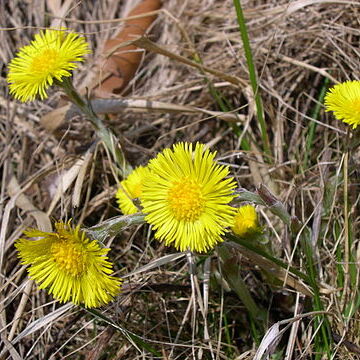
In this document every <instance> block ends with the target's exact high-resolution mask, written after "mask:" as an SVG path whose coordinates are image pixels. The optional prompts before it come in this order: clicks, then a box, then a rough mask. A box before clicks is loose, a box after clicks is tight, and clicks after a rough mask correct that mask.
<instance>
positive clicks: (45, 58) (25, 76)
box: [7, 29, 90, 102]
mask: <svg viewBox="0 0 360 360" xmlns="http://www.w3.org/2000/svg"><path fill="white" fill-rule="evenodd" d="M89 52H90V51H89V47H88V44H87V42H86V41H85V40H84V38H83V37H79V35H78V34H76V33H73V32H66V31H65V30H64V29H62V30H55V29H47V30H45V31H42V32H40V33H38V34H36V35H35V40H33V41H32V42H31V43H30V45H25V46H23V47H22V48H20V50H19V51H18V53H17V54H16V56H15V58H14V59H12V60H11V62H10V64H9V73H8V76H7V80H8V82H9V88H10V94H12V95H13V96H14V97H15V98H16V99H19V100H20V101H23V102H25V101H31V100H34V99H35V98H36V97H37V96H39V97H40V98H41V99H46V98H47V96H48V95H47V93H46V90H47V89H48V88H49V87H50V86H51V85H52V84H53V82H54V80H57V81H59V82H61V81H62V78H63V77H67V76H71V71H72V70H74V69H76V67H77V64H75V63H74V62H75V61H83V60H84V55H85V54H87V53H89Z"/></svg>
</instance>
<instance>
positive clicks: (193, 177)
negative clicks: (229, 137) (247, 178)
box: [140, 143, 236, 252]
mask: <svg viewBox="0 0 360 360" xmlns="http://www.w3.org/2000/svg"><path fill="white" fill-rule="evenodd" d="M215 155H216V152H210V151H209V150H208V149H205V147H204V145H203V144H199V143H197V144H196V146H195V149H193V145H192V144H190V143H178V144H175V145H174V146H173V148H172V149H165V150H163V152H162V153H160V154H158V155H157V157H156V158H154V159H152V160H150V162H149V165H148V167H149V169H150V173H149V175H148V176H147V177H146V179H145V181H144V184H143V189H142V195H141V197H140V200H141V205H142V206H143V212H144V213H145V214H146V217H145V220H146V221H147V222H148V223H149V224H151V225H153V228H154V230H156V233H155V238H157V239H159V240H161V241H164V243H165V244H166V245H173V246H175V248H176V249H178V250H180V251H184V250H188V249H189V250H192V251H198V252H205V251H208V250H210V249H212V248H213V247H214V246H215V245H216V244H217V243H219V242H221V241H222V237H221V235H223V234H224V233H225V232H226V231H227V227H229V226H231V224H232V220H233V217H234V213H235V210H234V208H232V207H231V206H230V205H229V202H230V201H231V200H232V199H233V198H234V194H233V189H234V188H235V186H236V184H235V181H234V179H233V178H232V177H229V178H226V177H227V176H228V174H229V169H228V167H226V166H223V165H219V164H218V163H217V162H216V161H214V157H215Z"/></svg>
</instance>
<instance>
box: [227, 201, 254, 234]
mask: <svg viewBox="0 0 360 360" xmlns="http://www.w3.org/2000/svg"><path fill="white" fill-rule="evenodd" d="M231 229H232V231H233V232H234V234H236V235H238V236H240V237H244V236H247V235H252V234H255V233H260V232H261V228H260V226H259V222H258V217H257V214H256V210H255V207H254V206H252V205H250V204H248V205H243V206H240V207H239V208H238V209H237V212H236V215H235V217H234V225H233V226H232V228H231Z"/></svg>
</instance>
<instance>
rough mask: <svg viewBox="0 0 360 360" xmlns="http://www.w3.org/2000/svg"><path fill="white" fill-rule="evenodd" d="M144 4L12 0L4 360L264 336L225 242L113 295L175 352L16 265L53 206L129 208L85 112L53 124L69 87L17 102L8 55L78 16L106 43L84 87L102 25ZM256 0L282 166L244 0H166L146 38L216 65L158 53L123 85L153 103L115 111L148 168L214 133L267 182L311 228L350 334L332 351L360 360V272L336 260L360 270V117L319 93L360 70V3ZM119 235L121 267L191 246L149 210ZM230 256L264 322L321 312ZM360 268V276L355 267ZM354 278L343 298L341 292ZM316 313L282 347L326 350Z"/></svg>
mask: <svg viewBox="0 0 360 360" xmlns="http://www.w3.org/2000/svg"><path fill="white" fill-rule="evenodd" d="M135 3H136V2H135V1H113V0H102V1H90V0H89V1H85V0H84V1H73V0H70V1H68V0H65V1H60V0H59V1H55V0H54V1H50V0H48V1H45V0H23V1H19V0H13V1H1V2H0V24H1V28H2V29H1V32H0V65H1V84H0V86H1V94H0V137H1V138H0V140H1V141H0V169H1V190H0V191H1V192H0V214H1V215H0V216H1V217H2V223H1V232H0V260H1V261H0V264H1V278H0V282H1V286H0V289H1V295H0V301H1V302H0V304H1V305H0V309H1V312H0V328H1V342H2V350H1V351H2V352H1V354H0V356H1V359H10V358H12V359H65V358H68V359H87V360H90V359H150V358H163V359H187V358H189V359H190V358H194V359H198V358H199V359H235V358H236V359H239V360H240V359H253V358H254V354H255V352H256V348H257V346H258V345H259V341H260V340H261V337H262V336H263V335H264V334H259V338H258V339H256V337H255V336H254V332H252V330H251V323H250V322H249V317H248V314H247V311H246V309H245V308H244V306H243V304H242V302H241V301H240V299H239V297H238V296H237V294H236V292H234V291H232V289H231V288H230V287H229V286H228V284H227V283H226V282H225V281H224V280H223V279H222V275H221V269H220V267H219V261H218V257H217V256H216V253H213V254H210V255H209V256H199V257H196V263H197V271H196V276H195V278H194V281H193V283H191V282H190V276H189V267H188V263H187V260H186V257H184V256H181V257H178V258H177V257H175V256H174V261H171V262H169V263H168V264H165V265H164V266H161V267H155V268H152V269H150V270H148V271H145V272H142V273H138V274H135V275H133V276H130V277H127V278H125V282H124V284H125V285H124V291H123V293H122V295H121V296H119V297H118V298H117V299H116V301H115V302H114V303H112V304H110V305H109V306H108V307H106V308H103V309H101V310H99V311H100V313H103V314H104V315H106V316H107V317H109V318H111V319H112V321H114V322H116V323H118V324H119V326H121V327H123V328H125V329H126V330H127V331H130V332H133V333H135V334H137V335H138V336H141V337H142V338H143V339H144V340H145V341H146V342H147V343H148V344H150V346H151V347H152V348H153V349H155V350H156V351H157V352H158V353H159V354H161V356H157V355H154V354H152V353H151V352H149V351H147V350H146V349H144V348H141V346H140V351H139V350H137V349H136V346H135V345H134V344H133V343H132V342H131V341H129V340H128V339H127V338H126V336H124V335H123V333H122V332H121V331H119V329H114V328H113V327H111V326H109V325H108V324H107V323H106V322H104V321H102V320H101V319H99V318H97V317H95V316H94V314H91V313H88V312H86V311H85V310H83V309H81V308H77V307H74V306H71V305H68V304H66V305H61V304H59V303H57V302H54V301H53V299H52V298H51V297H49V296H48V295H47V294H46V292H45V291H38V290H37V289H36V286H33V285H32V283H31V282H29V281H28V280H27V277H26V271H25V269H24V268H23V267H22V266H20V265H19V261H18V259H17V256H16V252H15V248H14V246H13V243H14V241H15V240H16V239H17V238H19V237H20V236H21V234H22V231H23V230H24V229H25V228H27V227H28V226H38V227H44V226H48V224H49V220H53V219H56V220H57V219H63V220H68V219H70V218H72V219H73V221H74V222H76V223H77V224H82V225H84V226H93V225H96V224H97V223H99V222H101V221H102V220H105V219H107V218H109V217H111V216H116V215H119V214H120V212H119V210H118V208H117V204H116V201H115V199H114V194H115V191H116V188H117V185H116V184H117V179H116V178H115V177H114V172H113V166H112V163H111V161H110V160H109V157H108V154H107V153H106V151H105V150H104V147H103V146H102V145H101V144H99V143H98V142H96V138H95V136H94V132H93V129H92V127H91V125H90V124H89V123H88V122H87V121H86V120H85V119H84V118H82V117H81V116H79V115H74V116H71V117H70V118H68V119H67V120H66V122H65V123H63V124H62V125H61V126H60V128H58V129H57V130H56V131H55V132H51V131H50V130H51V124H52V121H55V118H54V119H51V120H50V122H49V120H48V119H47V120H46V118H45V120H44V116H45V115H46V114H47V113H49V112H50V111H51V110H53V109H56V108H57V107H59V106H60V105H64V104H66V99H64V98H62V96H61V93H60V92H58V91H56V89H52V90H51V95H50V97H49V98H48V99H47V100H46V101H43V102H41V101H35V102H31V103H28V104H20V103H18V102H17V101H14V100H13V99H12V98H10V97H9V95H8V89H7V85H6V73H7V70H6V64H7V63H8V62H9V60H10V59H11V58H12V57H13V56H14V54H15V52H16V49H17V48H18V47H19V46H21V45H24V44H26V43H28V42H29V40H30V39H31V38H32V36H33V35H34V33H36V32H38V30H39V29H40V28H44V27H47V26H50V25H58V24H59V19H58V18H57V17H56V16H60V17H65V18H66V19H65V20H62V23H63V24H65V25H66V26H67V27H68V28H71V29H73V30H75V31H78V32H80V33H84V34H86V36H87V39H88V41H89V43H90V44H91V47H92V54H91V55H90V56H89V57H88V61H87V62H86V63H84V64H82V65H81V66H80V68H79V70H77V71H76V72H75V74H74V83H75V85H76V86H78V87H79V88H85V87H89V86H90V85H89V84H91V82H92V81H93V78H94V75H95V74H96V71H95V70H94V69H96V67H97V66H99V64H101V61H103V60H101V59H102V58H101V55H102V46H103V44H104V41H105V40H106V39H108V38H109V37H112V36H113V35H114V33H115V32H116V31H118V30H119V29H121V26H122V22H121V21H120V19H121V18H123V17H124V16H125V15H126V14H127V13H128V12H129V10H130V9H131V8H132V7H133V6H134V4H135ZM242 5H243V8H244V12H245V17H246V21H247V26H248V31H249V37H250V41H251V47H252V50H253V55H254V60H255V65H256V68H257V71H258V74H259V84H260V94H261V97H262V100H263V104H264V111H265V118H266V123H267V129H268V135H269V138H270V144H271V151H272V154H273V158H272V160H271V164H269V163H266V162H265V161H264V156H263V154H262V143H261V137H260V132H259V128H258V123H257V120H256V111H255V105H254V99H253V95H252V91H251V87H250V83H249V76H248V70H247V65H246V61H245V57H244V51H243V46H242V41H241V37H240V34H239V30H238V24H237V21H236V13H235V10H234V5H233V2H232V1H230V0H197V1H190V0H182V1H179V0H167V1H163V6H162V10H161V11H160V12H159V14H158V17H157V19H156V21H155V23H154V24H153V26H152V28H151V29H150V31H149V34H148V37H149V39H151V41H153V42H154V43H156V44H158V45H159V46H161V47H163V48H165V49H167V50H168V51H169V52H171V53H172V54H177V55H181V56H182V57H184V58H186V59H188V60H190V61H191V62H192V63H193V64H199V63H200V62H201V63H202V64H203V65H204V66H206V67H208V68H211V69H213V70H216V71H217V72H218V73H215V75H214V73H213V74H211V73H209V72H206V71H202V70H201V69H199V68H197V67H195V66H191V65H187V64H184V63H183V62H181V61H179V60H177V59H174V58H171V57H169V56H165V55H161V54H157V53H156V51H148V52H146V53H144V54H143V57H142V62H141V66H140V68H139V70H138V71H137V73H136V76H135V77H134V78H133V79H132V81H131V82H130V83H129V85H128V86H127V88H126V89H124V91H123V93H122V94H118V95H115V97H116V98H122V99H127V100H129V101H131V102H132V104H134V103H135V100H146V102H145V104H144V102H140V101H138V102H137V103H136V104H140V105H139V108H138V109H136V110H134V109H133V108H131V106H130V107H127V108H124V109H122V110H120V111H118V112H117V113H116V114H112V115H110V116H107V117H106V119H105V122H106V124H107V125H108V126H109V127H111V129H112V130H113V131H114V132H115V133H116V134H117V136H118V137H119V139H120V142H121V145H122V148H123V150H124V152H125V154H126V156H127V158H128V161H129V162H130V163H131V164H132V165H133V166H137V165H140V164H146V162H147V161H148V159H149V158H150V157H152V156H154V155H155V154H156V153H157V152H158V151H160V150H161V149H163V148H164V147H167V146H171V145H172V144H173V143H175V142H178V141H180V140H185V141H191V142H196V141H200V142H202V143H206V144H208V145H209V146H211V148H212V149H214V150H215V149H216V150H218V158H219V159H220V160H221V161H222V162H223V163H226V164H228V165H230V166H231V169H232V170H231V171H232V173H233V174H234V175H235V176H236V179H237V181H238V183H239V186H240V187H242V188H246V189H248V190H251V191H254V190H255V188H256V186H258V185H259V184H260V183H263V184H265V185H266V186H267V187H268V188H270V189H271V190H272V191H273V192H274V193H275V194H276V195H277V197H278V198H279V199H281V201H283V203H284V204H285V205H286V207H287V209H288V211H289V212H290V213H291V214H292V215H296V216H297V217H298V218H299V219H300V220H301V221H302V222H304V223H306V224H307V225H308V226H309V227H310V228H311V229H312V234H313V235H312V236H313V244H315V247H314V248H315V254H316V259H317V263H316V268H317V270H318V277H319V282H320V283H321V285H320V288H321V291H322V301H323V304H324V307H325V309H326V310H328V311H329V312H330V313H331V314H332V315H331V316H330V317H329V320H330V322H331V328H332V331H333V335H334V337H335V343H339V345H336V344H334V346H333V350H334V352H333V356H334V358H335V359H337V358H343V359H344V358H345V359H357V358H359V357H358V355H356V354H360V351H359V350H360V348H359V347H357V345H356V344H359V340H360V336H359V328H360V327H359V316H358V313H357V312H356V311H353V312H351V316H350V317H349V318H346V317H344V312H343V307H344V302H345V303H346V301H348V302H351V301H352V300H354V299H357V298H356V296H357V292H356V289H357V288H358V284H357V280H356V281H355V284H352V285H353V287H352V288H351V287H350V285H349V284H347V283H346V281H345V286H340V285H339V281H340V280H339V278H340V275H339V274H340V273H339V272H341V271H342V269H343V268H346V265H344V263H343V262H342V261H341V260H342V254H343V248H344V245H343V244H344V241H345V240H344V239H345V237H346V234H344V222H345V218H346V217H347V214H346V212H345V211H344V196H343V176H342V171H343V165H344V155H343V154H344V153H343V150H344V143H345V139H346V131H347V128H346V127H345V126H343V124H341V123H339V122H338V121H336V120H335V119H334V118H333V116H332V115H329V114H325V113H324V111H323V106H322V104H321V101H322V100H321V93H322V92H323V91H324V89H326V88H327V87H328V86H330V85H332V84H334V83H335V82H336V81H344V80H348V79H358V75H359V70H360V56H359V55H360V54H359V51H360V49H359V40H360V30H359V29H360V23H359V19H360V5H359V2H358V1H344V0H339V1H322V0H316V1H307V0H297V1H283V0H280V1H275V0H274V1H266V0H264V1H261V0H259V1H252V0H250V1H243V2H242ZM111 19H115V20H114V21H109V20H111ZM229 75H230V76H231V77H232V78H231V79H235V80H234V81H233V82H231V81H229V78H228V77H227V76H229ZM231 79H230V80H231ZM151 102H153V103H151ZM156 102H162V103H165V104H162V105H161V107H162V109H158V110H157V111H154V109H152V110H151V111H150V109H149V107H156V106H158V105H159V104H157V103H156ZM178 105H181V106H187V107H188V108H187V109H185V108H176V106H178ZM199 109H200V110H199ZM210 111H218V112H220V111H221V112H223V111H228V112H229V115H228V116H227V117H226V116H225V117H224V116H220V117H219V116H213V115H212V114H211V113H210ZM245 138H246V139H248V141H249V143H250V149H249V150H246V151H245V150H243V149H242V148H241V143H242V139H245ZM359 155H360V154H359V153H358V152H357V153H356V152H354V153H352V154H351V156H350V158H349V161H348V163H347V166H348V178H347V181H348V183H349V186H348V189H349V190H348V191H349V193H348V195H349V206H348V213H349V214H350V215H349V219H351V221H350V232H351V236H352V246H353V247H352V249H351V250H353V252H354V254H355V258H354V264H356V260H357V257H356V255H357V254H358V251H357V250H358V246H359V243H358V240H359V230H358V228H359V203H358V201H359V181H358V179H359V170H358V169H359V165H360V164H359V158H360V156H359ZM259 211H261V215H260V217H261V223H262V225H263V226H264V227H265V229H266V234H267V235H268V237H269V240H270V243H269V244H268V245H267V246H269V247H270V248H271V249H272V252H273V254H275V255H276V256H277V257H279V258H281V259H283V260H284V261H285V262H287V263H291V264H292V265H294V266H297V267H299V268H301V266H302V261H303V258H302V257H301V255H299V253H298V252H297V246H298V244H297V243H296V241H295V240H294V239H292V238H291V237H290V236H289V233H288V231H287V230H286V228H285V226H284V224H282V223H279V221H278V220H277V218H275V217H274V216H273V215H272V214H271V213H270V212H268V211H266V209H259ZM110 244H111V246H112V251H111V254H110V257H111V259H112V261H113V262H114V263H115V266H116V271H117V274H118V275H119V276H124V275H126V274H128V273H130V272H132V271H134V270H135V269H137V268H139V267H141V266H143V265H146V264H148V263H149V262H151V261H152V260H154V259H158V258H160V257H161V256H164V255H167V254H176V252H175V250H173V249H171V248H166V247H164V246H163V245H162V244H160V243H158V242H156V241H154V240H153V238H152V234H151V232H149V229H148V227H146V226H140V227H138V228H131V229H127V230H126V231H124V232H123V233H121V234H120V235H119V236H116V237H115V238H111V239H108V245H110ZM233 260H234V261H236V262H237V263H238V264H239V277H241V278H242V279H243V280H244V282H245V284H246V286H247V287H248V289H249V290H250V292H251V294H252V296H253V298H254V299H255V300H256V303H257V304H258V305H259V306H260V307H261V308H262V309H265V310H266V312H267V319H266V324H267V328H269V327H270V326H271V325H272V324H274V323H276V322H277V321H280V320H283V319H289V318H292V317H294V316H295V314H298V313H301V312H307V311H310V310H311V307H309V304H308V303H309V300H308V298H307V297H306V296H305V295H304V294H302V293H301V292H300V291H299V292H298V291H296V289H294V288H293V287H291V286H288V285H287V284H284V283H283V282H281V281H277V282H274V281H270V280H269V279H267V278H266V276H265V275H264V273H262V272H261V271H260V268H259V267H258V266H257V264H256V262H255V261H253V259H249V258H248V257H247V256H244V255H242V254H241V253H237V254H236V255H234V258H233ZM354 271H355V279H357V278H358V274H359V272H358V266H355V268H354ZM341 276H342V275H341ZM345 277H346V276H345ZM194 284H195V285H194ZM341 284H342V285H344V283H341ZM209 285H210V287H209V288H208V286H209ZM197 286H198V288H197ZM347 286H348V287H347ZM354 289H355V290H354ZM339 294H341V295H344V297H341V299H340V297H339ZM354 303H355V304H356V301H355V302H354ZM356 309H357V308H356V307H355V310H356ZM312 324H313V319H312V318H311V317H310V318H305V319H304V320H303V321H301V322H298V323H296V325H297V327H293V329H294V330H293V333H290V332H289V331H287V332H286V333H285V335H284V337H283V338H282V340H281V341H280V344H279V348H278V350H276V351H275V355H273V357H272V359H283V358H285V355H284V354H285V349H286V346H287V344H288V343H291V344H293V350H292V351H291V352H290V354H291V355H289V356H288V357H287V359H291V358H292V359H311V358H315V357H314V356H315V355H314V353H315V352H316V351H315V350H316V349H315V350H314V347H313V344H314V338H313V336H314V328H313V327H312ZM281 349H282V352H281ZM324 356H325V355H324ZM324 358H326V356H325V357H324Z"/></svg>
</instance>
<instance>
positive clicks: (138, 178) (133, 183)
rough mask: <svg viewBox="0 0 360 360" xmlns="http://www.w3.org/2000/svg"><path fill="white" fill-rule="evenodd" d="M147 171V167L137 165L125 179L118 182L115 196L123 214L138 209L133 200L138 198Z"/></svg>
mask: <svg viewBox="0 0 360 360" xmlns="http://www.w3.org/2000/svg"><path fill="white" fill-rule="evenodd" d="M149 173H150V170H149V169H148V167H144V166H139V167H137V168H136V169H135V170H133V171H132V172H131V174H130V175H129V176H128V177H127V178H126V180H123V181H122V182H121V183H120V187H119V189H118V191H117V192H116V198H117V200H118V204H119V207H120V210H121V211H122V213H123V214H125V215H130V214H135V213H137V212H138V211H139V209H138V208H137V207H136V206H135V205H134V202H133V200H134V199H138V198H140V196H141V193H142V185H143V182H144V180H145V179H146V177H147V176H148V175H149Z"/></svg>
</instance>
